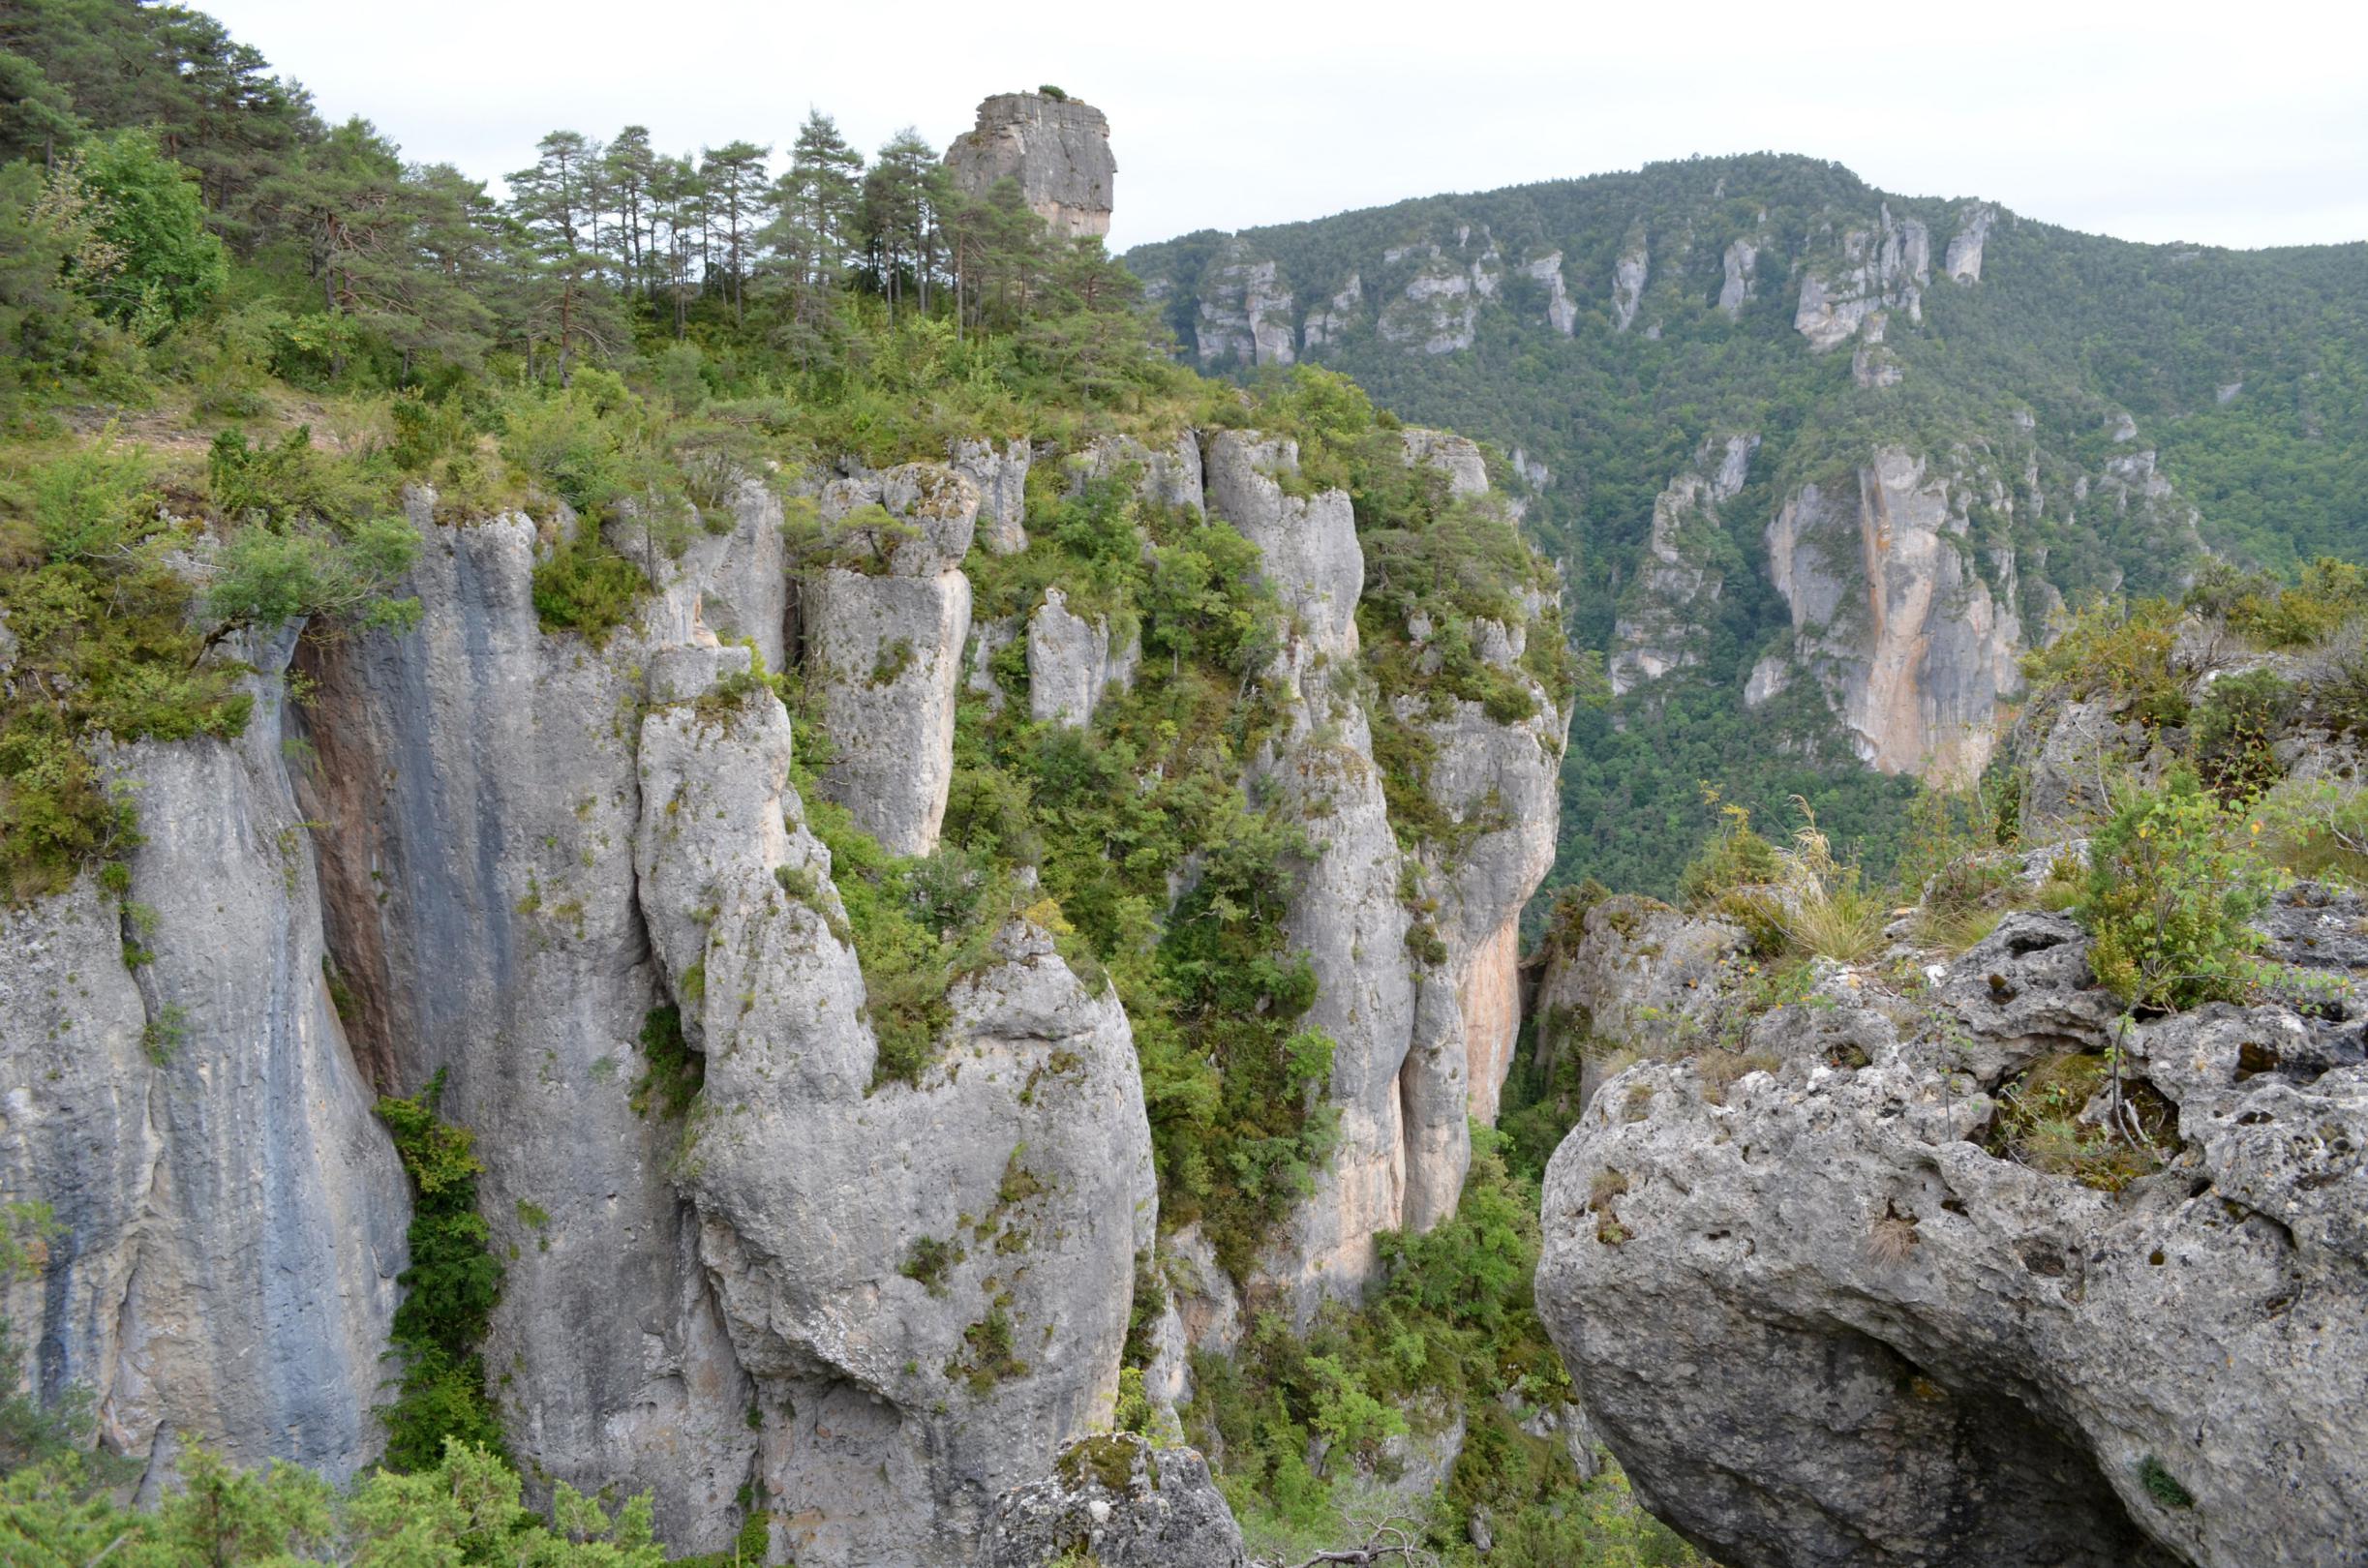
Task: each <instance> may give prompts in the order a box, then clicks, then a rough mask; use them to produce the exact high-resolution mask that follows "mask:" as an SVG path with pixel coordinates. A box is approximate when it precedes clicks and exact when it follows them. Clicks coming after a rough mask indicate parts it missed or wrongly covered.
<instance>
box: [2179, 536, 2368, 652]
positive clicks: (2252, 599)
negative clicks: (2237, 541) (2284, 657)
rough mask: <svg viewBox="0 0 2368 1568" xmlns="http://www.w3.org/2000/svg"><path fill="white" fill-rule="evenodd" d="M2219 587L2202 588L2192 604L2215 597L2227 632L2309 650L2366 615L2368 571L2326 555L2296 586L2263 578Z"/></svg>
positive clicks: (2255, 641)
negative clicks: (2198, 600)
mask: <svg viewBox="0 0 2368 1568" xmlns="http://www.w3.org/2000/svg"><path fill="white" fill-rule="evenodd" d="M2216 586H2217V587H2219V588H2220V591H2219V593H2218V594H2216V595H2215V594H2213V593H2211V592H2210V590H2209V589H2207V588H2203V587H2202V586H2201V585H2199V588H2198V589H2197V590H2196V591H2195V592H2192V593H2190V595H2189V598H2190V600H2191V602H2192V601H2194V600H2195V599H2196V598H2197V597H2198V596H2199V594H2201V595H2203V596H2205V597H2206V598H2207V599H2217V600H2218V601H2219V603H2218V604H2217V605H2216V606H2215V607H2216V608H2219V609H2220V612H2221V614H2223V615H2224V616H2225V617H2226V618H2227V620H2228V624H2229V629H2230V630H2231V631H2233V632H2235V633H2236V634H2237V635H2238V636H2240V637H2242V638H2244V639H2245V640H2246V641H2247V642H2250V643H2252V644H2254V645H2255V646H2257V647H2261V648H2310V647H2313V646H2316V645H2318V644H2321V643H2323V642H2325V641H2326V640H2327V639H2328V638H2330V637H2332V636H2333V635H2334V634H2335V632H2336V631H2337V630H2338V629H2340V628H2341V627H2342V626H2343V625H2344V624H2345V623H2346V622H2348V621H2351V620H2353V619H2355V618H2358V617H2360V616H2362V615H2368V570H2363V569H2362V568H2361V567H2359V566H2357V565H2355V564H2353V562H2351V561H2347V560H2338V559H2335V558H2332V557H2327V556H2322V557H2320V558H2318V559H2317V560H2314V561H2312V562H2310V564H2308V565H2306V566H2304V567H2303V568H2302V575H2301V579H2300V581H2298V582H2296V583H2295V584H2293V585H2292V587H2287V588H2281V587H2280V586H2279V585H2278V584H2276V583H2275V582H2274V581H2271V580H2268V579H2264V578H2248V579H2243V580H2240V582H2238V583H2236V584H2233V585H2225V584H2224V585H2216Z"/></svg>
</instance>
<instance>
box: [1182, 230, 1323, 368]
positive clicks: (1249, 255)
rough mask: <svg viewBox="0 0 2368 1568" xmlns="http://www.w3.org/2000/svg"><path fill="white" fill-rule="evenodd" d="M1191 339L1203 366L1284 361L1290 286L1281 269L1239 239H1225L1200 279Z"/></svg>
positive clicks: (1291, 353)
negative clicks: (1284, 279)
mask: <svg viewBox="0 0 2368 1568" xmlns="http://www.w3.org/2000/svg"><path fill="white" fill-rule="evenodd" d="M1199 298H1200V305H1199V317H1198V318H1197V319H1196V321H1195V322H1194V339H1195V344H1196V347H1197V348H1198V350H1199V356H1200V363H1201V365H1202V366H1204V367H1215V366H1221V365H1229V364H1242V365H1288V364H1290V362H1291V361H1292V360H1294V359H1296V358H1298V357H1299V356H1298V353H1297V351H1296V350H1295V348H1294V347H1293V329H1292V326H1291V314H1290V313H1291V296H1290V289H1288V288H1285V287H1284V286H1283V285H1282V276H1281V269H1280V268H1278V267H1277V266H1276V265H1275V263H1274V261H1273V260H1272V259H1271V258H1269V257H1264V256H1259V255H1258V254H1256V253H1255V252H1254V251H1252V250H1251V248H1250V246H1249V244H1248V243H1247V242H1246V241H1243V240H1229V241H1228V242H1227V243H1226V245H1225V248H1224V249H1223V250H1221V251H1219V252H1218V254H1217V257H1216V259H1215V260H1213V261H1211V262H1210V263H1209V267H1208V270H1207V272H1205V273H1203V274H1202V275H1201V279H1200V296H1199Z"/></svg>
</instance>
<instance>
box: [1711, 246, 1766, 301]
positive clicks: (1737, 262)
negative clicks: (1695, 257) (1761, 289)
mask: <svg viewBox="0 0 2368 1568" xmlns="http://www.w3.org/2000/svg"><path fill="white" fill-rule="evenodd" d="M1759 256H1760V253H1759V247H1758V245H1756V244H1754V243H1753V242H1752V241H1750V240H1747V239H1739V240H1735V241H1733V242H1731V243H1730V244H1729V245H1728V246H1727V250H1726V256H1724V257H1723V258H1722V259H1723V265H1724V266H1725V269H1726V276H1725V277H1724V278H1723V279H1722V280H1721V281H1720V283H1719V285H1718V308H1719V310H1721V311H1723V312H1725V313H1726V317H1727V319H1728V320H1730V321H1732V320H1734V319H1735V318H1736V317H1740V316H1741V315H1743V313H1744V301H1746V300H1747V299H1749V298H1750V297H1751V293H1752V286H1753V284H1754V282H1755V277H1754V274H1755V273H1756V271H1757V269H1758V266H1759Z"/></svg>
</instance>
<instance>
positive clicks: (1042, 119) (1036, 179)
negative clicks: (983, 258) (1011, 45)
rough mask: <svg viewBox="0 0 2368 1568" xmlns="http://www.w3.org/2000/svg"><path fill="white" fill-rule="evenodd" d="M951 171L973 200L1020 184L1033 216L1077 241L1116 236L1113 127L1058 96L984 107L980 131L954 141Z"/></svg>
mask: <svg viewBox="0 0 2368 1568" xmlns="http://www.w3.org/2000/svg"><path fill="white" fill-rule="evenodd" d="M946 166H947V167H948V168H949V169H950V170H952V171H953V174H954V179H955V183H956V185H958V186H959V187H960V188H961V189H962V190H963V191H964V192H966V193H967V194H969V195H971V196H985V195H986V194H987V190H988V188H989V187H991V186H992V185H993V184H994V183H995V182H996V181H997V180H999V179H1003V178H1005V177H1006V176H1009V177H1010V178H1012V179H1015V180H1017V181H1018V182H1019V191H1020V194H1021V196H1024V197H1025V198H1026V200H1027V203H1028V210H1029V211H1031V212H1033V213H1035V214H1036V216H1038V217H1039V218H1042V219H1043V220H1044V221H1045V222H1046V223H1047V224H1048V225H1050V226H1051V227H1052V230H1053V232H1054V233H1057V234H1063V235H1066V236H1068V237H1069V238H1071V239H1082V238H1085V237H1086V236H1088V235H1093V236H1097V237H1098V236H1101V235H1104V234H1108V232H1109V231H1110V191H1111V187H1112V185H1113V184H1114V183H1115V178H1116V175H1117V173H1118V165H1117V163H1116V162H1115V161H1114V160H1112V158H1111V157H1110V122H1109V121H1108V119H1106V118H1105V117H1104V116H1103V113H1102V111H1101V110H1100V109H1098V108H1095V107H1094V106H1092V105H1090V104H1081V103H1079V102H1078V100H1076V99H1074V98H1069V97H1065V96H1063V95H1061V94H1060V93H1059V92H1058V91H1057V90H1055V91H1051V92H1034V93H997V94H996V95H995V96H994V97H992V98H989V99H987V100H986V101H985V102H984V103H982V104H980V105H979V123H978V126H977V128H976V129H975V130H971V131H967V132H964V133H963V134H962V135H961V136H956V137H955V138H954V145H952V146H951V147H948V148H947V149H946Z"/></svg>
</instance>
